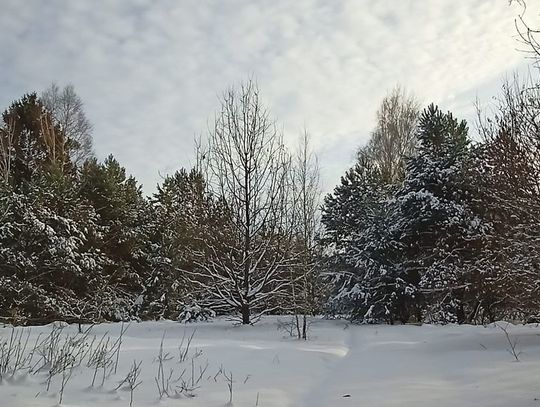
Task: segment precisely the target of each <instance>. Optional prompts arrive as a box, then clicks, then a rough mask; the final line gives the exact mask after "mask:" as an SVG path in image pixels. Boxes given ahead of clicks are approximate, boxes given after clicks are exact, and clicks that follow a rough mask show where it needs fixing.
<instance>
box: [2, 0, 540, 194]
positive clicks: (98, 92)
mask: <svg viewBox="0 0 540 407" xmlns="http://www.w3.org/2000/svg"><path fill="white" fill-rule="evenodd" d="M1 3H2V13H1V14H0V108H2V109H4V108H6V107H7V106H8V105H9V103H10V102H11V101H12V100H14V99H16V98H18V97H20V96H21V95H22V94H24V93H25V92H30V91H38V92H39V91H41V90H42V89H44V88H46V87H47V86H48V85H49V84H50V83H51V82H52V81H56V82H57V83H58V84H60V85H64V84H67V83H72V84H73V85H74V86H75V89H76V91H77V92H78V93H79V94H80V96H81V97H82V98H83V100H84V102H85V107H86V112H87V115H88V117H89V118H90V120H91V121H92V123H93V125H94V143H95V150H96V153H97V155H98V156H99V157H100V158H103V157H105V156H106V155H108V154H109V153H113V154H114V155H115V156H117V158H118V159H119V160H120V162H121V163H122V164H123V165H124V166H125V167H126V168H127V170H128V171H129V172H131V173H133V174H134V175H135V176H136V177H137V178H138V179H139V180H140V181H141V182H142V183H143V184H144V186H145V191H146V192H151V191H152V190H153V188H154V186H155V184H156V183H157V182H158V181H159V180H160V174H165V173H170V172H173V171H174V170H175V169H178V168H180V167H182V166H190V165H191V164H193V144H194V143H193V139H194V137H195V136H196V135H198V134H205V133H206V129H207V128H208V123H209V121H210V120H211V118H212V116H213V113H214V112H215V111H216V109H217V108H218V106H219V100H218V97H219V95H220V94H221V93H222V92H223V91H224V90H225V89H226V88H227V87H228V86H230V85H234V84H238V83H239V82H240V81H242V80H245V79H246V78H249V77H250V76H254V77H255V78H256V79H257V81H258V83H259V87H260V88H261V91H262V94H263V98H264V100H265V103H266V104H267V106H268V107H269V109H270V110H271V111H272V113H273V115H274V116H275V117H276V118H277V120H278V122H279V123H280V126H281V127H282V128H283V130H284V132H285V136H286V139H287V140H288V142H289V143H290V144H291V145H295V144H296V139H297V137H298V136H299V134H300V132H301V130H302V128H303V127H304V126H305V127H306V128H307V129H308V130H309V131H310V133H311V134H312V136H313V142H314V145H315V148H316V150H317V152H318V154H319V156H320V163H321V167H322V173H323V182H324V189H325V190H327V191H328V190H330V189H331V188H332V187H333V185H334V184H336V183H337V182H338V181H339V177H340V175H341V174H342V173H343V172H344V171H345V169H346V168H347V167H349V166H350V164H351V163H352V160H353V156H354V151H355V149H356V148H357V147H358V146H360V145H362V144H363V143H365V142H366V140H367V138H368V137H369V134H370V131H371V129H372V128H373V125H374V117H375V112H376V110H377V107H378V104H379V102H380V101H381V99H382V97H383V96H384V95H385V93H387V91H388V90H390V89H391V88H393V87H394V86H395V85H396V84H401V85H402V86H404V87H406V88H407V89H408V90H409V91H410V92H413V93H414V94H416V96H417V97H418V98H419V99H420V100H421V101H422V103H425V104H427V103H429V102H432V101H433V102H435V103H437V104H439V105H440V106H442V107H443V108H444V109H451V110H452V111H453V112H454V113H455V114H457V115H458V116H461V117H464V118H467V119H472V118H473V117H474V114H473V111H474V110H473V102H474V100H475V98H476V97H479V98H480V99H481V100H482V101H484V102H486V103H488V102H489V99H490V97H491V96H492V95H494V94H496V92H497V89H498V87H499V84H500V82H501V80H502V79H503V78H504V77H505V75H508V74H512V72H513V71H515V70H516V69H523V67H524V66H525V63H526V62H524V56H523V54H521V53H520V52H518V51H517V50H516V48H518V47H519V44H518V43H517V42H516V38H515V27H514V19H515V17H516V16H517V14H518V12H519V11H520V10H519V8H517V7H516V5H513V6H509V5H508V1H507V0H491V1H487V0H486V1H480V0H437V1H434V0H429V1H427V0H426V1H419V0H400V1H384V2H383V1H373V0H365V1H364V0H259V1H252V0H227V1H226V0H220V1H218V0H215V1H203V0H170V1H167V0H159V1H151V0H138V1H135V0H130V1H128V0H125V1H122V0H114V1H112V0H111V1H96V0H93V1H90V0H87V1H84V0H73V1H68V0H25V1H23V0H2V1H1ZM529 3H532V1H531V2H529ZM538 12H539V11H538V9H537V10H534V9H533V7H532V5H529V10H528V15H529V16H530V18H531V20H532V21H534V20H536V21H538V20H540V17H538Z"/></svg>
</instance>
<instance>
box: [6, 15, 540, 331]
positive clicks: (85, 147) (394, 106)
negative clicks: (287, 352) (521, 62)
mask: <svg viewBox="0 0 540 407" xmlns="http://www.w3.org/2000/svg"><path fill="white" fill-rule="evenodd" d="M519 24H521V25H520V26H519V27H520V28H521V31H520V32H521V33H522V35H521V38H522V40H523V41H525V43H527V41H529V42H531V44H530V49H531V50H532V53H533V55H535V57H536V58H538V53H537V52H536V50H537V49H538V48H537V43H536V42H533V41H534V40H535V38H536V37H535V33H536V32H535V31H534V30H530V29H529V28H528V26H527V25H526V23H525V20H524V19H523V18H522V19H520V20H519ZM527 30H528V31H527ZM537 60H538V59H537ZM539 89H540V87H539V84H538V82H537V81H536V80H534V76H531V77H530V79H528V80H527V81H521V80H520V79H519V78H517V77H516V78H515V79H514V80H512V81H507V82H506V83H505V84H504V85H503V87H502V91H501V92H500V95H499V97H498V98H497V103H496V105H495V106H494V109H493V111H492V112H489V114H487V113H485V112H482V111H480V109H479V111H478V120H477V123H476V124H475V125H473V126H472V129H471V126H470V125H469V124H467V123H466V122H465V121H463V120H459V119H458V118H456V117H454V115H453V114H452V113H451V112H444V111H442V110H441V109H440V108H439V107H437V106H436V105H434V104H431V105H429V106H427V107H425V108H423V109H422V108H421V106H420V104H419V103H418V101H417V100H416V99H415V97H414V96H413V95H411V94H408V93H407V92H406V91H405V90H403V89H401V88H399V87H398V88H396V89H394V90H392V91H391V92H390V93H389V94H388V95H387V96H386V97H385V98H384V99H383V101H382V103H381V104H380V106H379V109H378V111H377V117H376V126H375V128H374V130H373V132H372V134H371V138H370V139H369V141H368V142H367V143H366V144H365V145H364V146H362V147H360V148H359V149H358V152H357V154H356V159H355V163H354V165H353V166H352V167H351V168H350V169H349V170H347V172H346V173H345V174H344V175H343V177H342V179H341V182H340V184H339V185H338V186H336V187H335V189H334V190H333V192H332V193H330V194H328V195H327V196H326V197H325V198H324V199H321V188H320V182H319V167H318V162H317V157H316V155H315V154H314V153H313V151H312V148H311V146H310V137H309V134H308V132H307V131H305V132H304V134H302V135H301V137H300V138H299V143H298V146H297V148H294V149H290V148H287V147H286V145H285V143H284V140H283V134H282V133H281V131H280V130H279V126H278V124H277V123H276V120H275V119H274V118H273V117H272V116H271V114H270V112H269V111H268V110H267V109H266V107H265V106H264V104H263V103H262V99H261V96H260V92H259V89H258V87H257V85H256V83H255V82H253V81H247V82H245V83H244V84H242V85H240V86H239V87H237V88H230V89H229V90H227V91H226V92H225V93H224V94H223V96H222V97H221V99H220V105H219V106H220V107H219V110H218V112H217V114H216V115H215V119H214V122H213V126H212V127H211V129H210V130H209V132H208V134H207V136H206V137H205V138H204V139H201V140H200V141H199V142H197V145H196V151H195V153H196V157H197V159H196V165H195V166H194V168H191V169H181V170H179V171H177V172H175V173H174V174H171V175H167V176H165V177H164V178H163V180H162V181H161V182H160V183H159V185H158V186H157V188H156V192H155V193H154V194H152V195H151V196H144V194H143V193H142V190H141V186H140V184H139V183H138V182H137V180H136V179H135V178H134V177H133V176H130V175H129V174H127V173H126V170H125V168H124V167H122V165H121V164H120V163H119V162H118V160H116V159H115V158H114V156H112V155H110V156H109V157H108V158H106V159H105V160H103V161H100V160H98V159H97V158H96V157H94V154H93V146H92V131H93V130H92V125H91V124H90V122H89V120H88V119H87V117H86V115H85V112H84V106H83V102H82V100H81V99H80V97H79V96H78V95H77V93H76V92H75V90H74V88H73V86H71V85H69V86H66V87H64V88H61V87H59V86H57V85H55V84H53V85H51V86H50V87H49V89H47V90H46V91H44V92H43V93H42V94H40V95H38V94H36V93H32V94H28V95H24V96H23V97H22V98H21V99H19V100H17V101H15V102H13V103H12V104H11V105H10V106H9V107H8V108H7V109H6V110H5V111H4V113H3V115H2V122H1V124H0V317H2V318H3V319H4V320H7V321H9V322H14V323H41V322H43V323H45V322H49V321H52V320H58V319H60V320H68V321H79V322H81V321H86V322H96V321H105V320H125V319H132V318H135V319H159V318H169V319H176V320H193V319H201V318H207V317H209V316H212V315H215V314H225V315H229V316H231V317H234V318H236V319H237V320H238V321H239V322H241V323H243V324H249V323H254V322H256V321H257V320H258V318H259V317H260V316H261V315H263V314H267V313H278V314H291V315H294V316H295V318H294V323H295V326H296V329H297V331H298V336H299V337H301V336H305V330H306V329H307V328H306V324H307V322H306V316H307V315H314V314H321V313H324V314H327V315H339V316H346V317H348V318H350V319H352V320H355V321H358V322H364V323H380V322H387V323H396V322H402V323H407V322H413V321H414V322H423V321H427V322H437V323H448V322H457V323H486V322H490V321H495V320H498V319H504V318H506V319H513V320H522V321H532V320H537V319H538V318H540V301H539V298H540V296H539V288H540V264H539V255H540V223H539V220H538V219H540V181H539V179H540V131H539V126H540V122H539V117H540V90H539ZM302 332H304V334H302Z"/></svg>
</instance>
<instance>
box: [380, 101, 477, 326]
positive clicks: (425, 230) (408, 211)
mask: <svg viewBox="0 0 540 407" xmlns="http://www.w3.org/2000/svg"><path fill="white" fill-rule="evenodd" d="M467 133H468V129H467V125H466V123H465V121H461V122H460V121H458V120H457V119H455V118H454V117H453V116H452V114H451V113H443V112H441V111H440V110H439V109H438V108H437V107H436V106H434V105H430V106H429V107H428V108H427V109H426V110H425V111H424V112H423V114H422V115H421V117H420V122H419V131H418V135H417V137H418V141H419V143H420V145H419V147H418V152H417V154H416V155H415V156H414V157H412V158H411V159H409V160H408V163H407V169H406V176H405V182H404V184H403V187H402V188H400V189H399V190H398V191H397V193H396V194H395V197H394V198H393V199H392V200H391V201H390V202H389V207H390V218H389V226H390V229H389V232H390V234H391V236H392V239H393V241H394V242H395V246H396V250H398V252H399V257H400V259H399V265H398V267H399V268H400V269H401V273H402V275H403V276H405V278H406V279H407V280H408V281H410V282H411V283H412V284H413V286H416V293H414V295H415V296H417V295H419V294H420V293H423V294H424V295H425V297H426V300H427V303H428V307H427V315H426V318H428V319H430V320H435V321H444V322H447V321H456V322H464V321H465V320H466V319H467V317H468V316H467V310H466V309H465V304H464V297H465V296H466V292H467V290H468V289H469V288H470V285H471V284H472V283H471V278H472V276H471V275H470V274H469V271H470V267H468V263H469V262H470V261H471V259H473V258H474V257H475V255H476V254H477V253H478V247H479V244H478V240H479V239H481V236H482V235H483V234H484V233H485V230H486V228H487V226H486V225H484V223H483V222H482V221H481V219H480V218H479V217H478V216H477V214H476V213H474V211H473V210H472V208H471V206H470V200H471V196H470V190H469V185H468V180H467V179H466V178H465V177H464V166H465V164H466V163H467V160H468V159H469V157H470V147H469V140H468V135H467Z"/></svg>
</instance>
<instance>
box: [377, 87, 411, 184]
mask: <svg viewBox="0 0 540 407" xmlns="http://www.w3.org/2000/svg"><path fill="white" fill-rule="evenodd" d="M419 115H420V106H419V103H418V101H417V100H416V99H415V98H414V97H413V96H410V95H408V94H407V93H406V92H405V91H404V90H403V89H401V88H400V87H396V88H394V90H392V91H391V92H390V93H389V94H388V95H387V96H386V97H385V98H384V99H383V101H382V103H381V106H380V108H379V110H378V111H377V127H376V129H375V131H374V132H373V135H372V138H371V140H370V143H369V145H368V147H367V150H368V153H369V155H370V156H371V157H372V159H373V161H374V162H375V164H376V165H377V166H378V167H379V170H380V173H381V176H382V178H383V180H384V181H385V182H387V183H389V184H394V183H396V182H399V181H400V180H402V179H403V176H404V170H405V168H404V159H405V158H406V157H407V156H410V155H411V154H413V152H414V149H415V147H416V139H415V133H416V126H417V121H418V117H419Z"/></svg>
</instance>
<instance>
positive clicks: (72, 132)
mask: <svg viewBox="0 0 540 407" xmlns="http://www.w3.org/2000/svg"><path fill="white" fill-rule="evenodd" d="M40 99H41V102H42V103H43V105H44V106H45V108H46V109H47V110H48V111H49V112H50V114H51V115H52V117H53V119H54V121H55V124H57V125H58V126H60V128H61V130H62V131H63V132H64V134H65V136H66V138H67V139H68V140H70V145H69V151H70V154H69V155H70V158H71V160H72V162H73V163H74V164H75V165H77V166H80V165H81V164H82V163H83V162H84V161H85V160H86V159H88V158H91V157H93V155H94V153H93V147H92V125H91V124H90V121H89V120H88V118H87V117H86V114H85V113H84V106H83V102H82V100H81V98H80V97H79V95H77V93H76V92H75V88H74V87H73V85H67V86H65V87H64V88H63V89H60V87H59V86H58V85H57V84H56V83H52V84H51V86H49V88H48V89H46V90H45V91H44V92H43V93H42V94H41V98H40Z"/></svg>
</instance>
